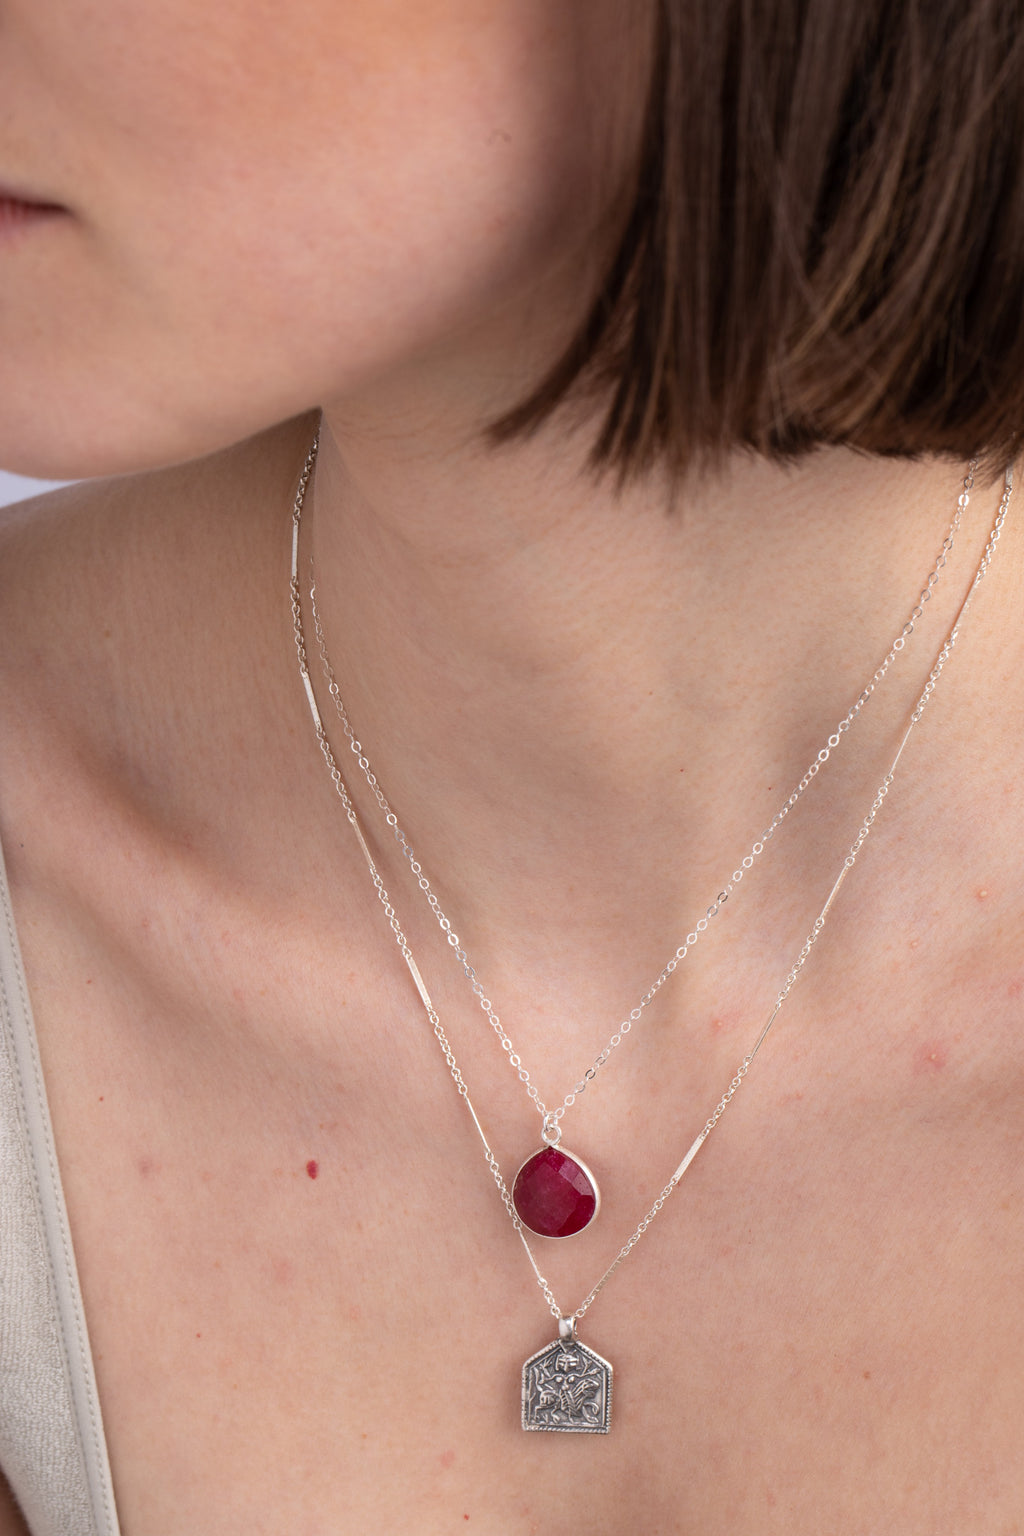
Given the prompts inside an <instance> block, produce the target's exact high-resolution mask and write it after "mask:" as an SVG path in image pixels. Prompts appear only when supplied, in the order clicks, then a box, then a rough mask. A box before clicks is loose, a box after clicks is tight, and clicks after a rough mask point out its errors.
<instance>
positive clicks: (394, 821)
mask: <svg viewBox="0 0 1024 1536" xmlns="http://www.w3.org/2000/svg"><path fill="white" fill-rule="evenodd" d="M317 446H318V439H317V440H316V441H314V443H313V447H312V448H311V450H310V453H311V460H310V461H309V462H308V473H307V476H306V478H307V481H308V478H309V474H310V473H312V469H313V466H314V464H315V462H316V453H317ZM976 469H977V461H976V460H972V461H971V463H970V464H969V465H968V467H967V473H966V474H965V476H964V480H963V487H962V489H961V492H960V495H959V497H958V499H957V504H956V510H955V512H954V514H953V521H952V522H951V523H950V526H949V531H948V532H947V534H946V536H945V538H944V539H943V541H942V545H941V548H940V549H939V553H938V555H937V557H936V559H935V563H934V565H933V567H932V569H931V571H930V572H929V574H928V577H927V580H926V581H925V584H924V586H923V587H922V589H921V592H920V594H919V596H918V599H917V602H916V603H915V605H914V607H913V609H912V611H911V613H910V616H909V618H908V619H907V621H906V623H905V624H904V625H903V628H902V629H901V630H900V632H899V634H898V635H897V636H896V638H895V640H894V641H893V643H892V645H891V646H890V647H889V649H888V651H887V652H886V655H885V657H884V659H883V660H882V661H881V662H880V663H879V665H878V666H877V667H876V668H875V670H874V672H873V673H872V675H871V677H870V679H869V680H868V682H867V683H866V684H865V686H864V688H863V689H862V690H861V692H860V694H859V695H858V696H857V698H856V700H855V701H854V703H853V705H852V707H851V708H850V709H849V711H848V712H847V714H846V715H845V716H844V717H843V719H842V720H840V721H839V724H838V725H837V726H836V728H835V730H834V731H833V732H832V734H831V735H830V736H829V737H828V740H827V741H826V743H825V745H824V746H823V747H822V748H821V750H820V751H819V752H818V753H816V755H815V757H814V758H813V760H812V761H811V763H810V765H809V767H808V768H807V771H806V772H805V773H804V775H803V777H802V778H801V779H800V782H799V783H798V784H797V786H796V788H795V789H794V790H793V792H792V793H791V794H790V796H789V797H788V799H787V800H786V801H784V803H783V804H782V805H781V806H780V807H779V809H778V811H776V813H775V815H774V816H773V817H772V819H771V821H770V822H769V824H768V826H767V827H765V829H764V831H763V832H762V833H761V835H760V837H758V838H756V839H755V840H754V842H753V843H752V844H751V846H750V849H749V851H748V852H747V853H746V855H745V856H744V857H743V859H742V860H741V861H740V862H739V864H737V866H736V868H735V869H734V870H733V872H732V874H731V876H730V877H729V879H728V880H726V881H725V883H724V884H723V885H722V887H721V889H720V890H719V892H718V895H717V896H716V897H715V899H714V901H713V902H711V904H710V905H709V906H708V907H707V908H705V911H704V914H703V916H702V917H700V918H699V919H698V920H697V921H696V922H695V923H694V925H693V927H692V929H691V930H690V932H689V933H688V934H687V935H686V938H685V939H684V940H683V942H682V943H681V944H680V945H679V946H678V948H677V949H676V950H675V951H674V953H673V954H672V955H671V957H670V958H669V960H668V961H667V962H666V964H665V966H664V967H663V969H662V970H661V972H660V973H659V975H658V977H657V978H656V980H655V981H654V982H652V984H651V985H650V986H649V987H648V989H647V991H646V992H645V993H644V994H643V996H642V997H641V998H640V1000H639V1002H638V1003H637V1004H636V1006H635V1007H634V1008H632V1009H631V1010H630V1012H629V1013H628V1015H627V1016H626V1017H625V1018H624V1019H623V1020H622V1021H621V1022H620V1023H619V1025H618V1026H617V1028H616V1029H615V1031H614V1033H613V1034H612V1036H611V1039H610V1040H609V1041H608V1043H607V1045H606V1046H605V1048H604V1050H603V1051H601V1052H600V1054H599V1055H598V1056H596V1057H595V1059H594V1061H593V1062H592V1063H591V1064H590V1066H589V1067H588V1068H587V1069H586V1071H585V1072H584V1073H583V1074H582V1076H581V1077H580V1078H579V1080H578V1082H577V1083H576V1084H575V1085H574V1087H573V1088H572V1089H570V1091H569V1092H568V1093H567V1094H566V1095H565V1097H564V1098H563V1100H562V1102H561V1104H560V1105H559V1106H558V1107H557V1108H556V1109H553V1110H549V1109H548V1107H547V1105H546V1104H545V1102H544V1100H543V1099H542V1098H541V1096H540V1092H539V1090H538V1088H537V1087H536V1085H535V1084H534V1083H533V1081H532V1080H531V1077H530V1073H529V1071H528V1069H527V1067H526V1066H525V1064H524V1063H523V1059H522V1057H521V1056H520V1055H519V1053H518V1051H517V1050H516V1049H515V1046H514V1045H513V1044H512V1041H511V1039H510V1038H509V1036H508V1033H507V1031H506V1030H505V1028H504V1026H503V1025H502V1022H501V1019H500V1018H499V1016H498V1013H497V1010H496V1009H495V1007H494V1005H493V1003H492V1002H491V999H490V998H489V997H488V996H487V994H486V992H485V991H484V987H483V985H482V983H481V982H480V980H479V977H478V975H477V972H476V968H475V967H474V966H473V965H472V964H471V963H470V960H469V956H468V955H467V953H466V950H465V947H464V946H463V944H462V943H461V942H460V940H459V936H458V934H457V933H456V932H455V931H454V930H453V928H452V925H451V922H450V921H449V919H448V918H447V917H446V915H445V913H444V911H443V909H442V907H441V903H440V901H439V900H438V898H437V895H436V893H435V891H434V890H433V888H432V886H431V883H430V880H429V879H428V878H427V875H426V873H425V872H424V869H423V866H422V864H421V863H420V861H419V860H418V859H417V857H416V854H415V852H414V850H413V848H412V845H411V844H410V842H409V839H408V838H407V836H406V834H405V833H404V832H403V830H402V828H401V826H400V825H399V823H398V817H397V816H396V815H395V812H394V811H393V810H392V808H391V805H390V803H389V801H388V798H387V796H386V795H385V793H384V790H383V788H382V787H381V784H380V782H379V780H378V778H377V775H376V773H375V772H374V770H373V767H372V765H371V763H370V760H369V758H368V757H367V755H366V753H365V751H364V750H363V746H362V743H361V742H360V741H359V739H358V738H357V736H356V734H355V731H354V730H353V728H352V724H351V721H350V720H349V716H348V711H347V710H346V708H345V704H344V702H343V700H342V697H341V690H340V688H339V685H338V679H337V675H336V673H335V670H334V667H333V665H332V664H331V660H330V657H329V655H328V652H327V642H326V639H325V636H324V629H323V623H322V621H321V618H320V611H319V608H318V605H317V601H316V582H315V580H313V579H311V581H310V588H309V601H310V609H311V612H312V616H313V630H314V634H315V637H316V642H317V648H318V650H319V653H320V663H321V666H322V668H323V672H324V677H325V678H326V680H327V687H328V691H329V693H330V696H331V699H332V700H333V703H334V708H335V711H336V713H337V716H338V720H339V722H340V724H341V728H342V730H343V731H344V733H345V735H346V737H347V738H348V744H349V748H350V750H351V751H352V753H353V754H354V755H355V758H356V761H357V762H358V764H359V767H360V769H361V770H362V772H363V775H364V777H365V779H366V782H367V784H368V785H369V787H370V789H371V791H372V793H373V796H374V799H375V800H376V802H377V804H378V806H379V807H380V810H381V813H382V815H383V816H384V819H385V821H386V823H387V825H388V826H389V827H390V828H391V830H392V832H393V834H394V837H395V840H396V842H397V843H398V844H399V846H400V848H401V849H402V852H403V854H404V855H405V858H406V860H407V861H408V864H409V868H410V869H411V871H412V873H413V876H414V877H415V880H416V884H417V885H418V887H419V889H420V890H421V891H422V892H423V895H424V897H425V899H426V901H427V903H428V904H429V906H430V909H431V911H432V912H433V914H434V917H435V918H436V920H437V923H438V926H439V928H440V929H441V932H442V933H443V934H444V936H445V938H446V939H447V941H448V943H449V945H450V946H451V948H452V949H453V950H454V952H455V957H456V959H457V960H458V961H459V964H460V965H461V967H462V971H463V973H464V975H465V977H466V979H467V981H468V982H469V984H470V987H471V988H472V990H473V993H474V995H475V997H476V998H477V1001H478V1002H479V1004H480V1007H481V1008H482V1009H483V1011H484V1013H485V1014H486V1015H487V1018H488V1020H489V1022H490V1025H491V1028H492V1029H493V1030H494V1033H495V1034H496V1035H497V1037H498V1040H499V1041H500V1043H501V1048H502V1050H503V1051H504V1053H505V1055H506V1057H507V1058H508V1061H509V1063H510V1065H511V1066H512V1068H513V1069H514V1071H515V1073H516V1075H517V1077H518V1078H519V1081H520V1082H521V1083H522V1084H523V1086H524V1087H525V1089H526V1092H527V1094H528V1095H529V1097H530V1099H531V1100H532V1101H533V1104H534V1106H535V1107H536V1109H537V1111H538V1112H539V1114H540V1116H541V1120H542V1131H541V1138H542V1140H543V1141H544V1142H545V1143H547V1144H548V1145H550V1146H555V1145H557V1143H558V1142H559V1141H560V1140H561V1135H562V1130H561V1120H562V1118H563V1116H564V1115H565V1112H566V1110H568V1109H571V1108H572V1106H573V1105H574V1104H575V1102H576V1099H577V1098H578V1096H579V1095H580V1094H581V1093H583V1092H584V1090H585V1089H586V1087H587V1085H588V1084H589V1083H592V1082H593V1080H594V1078H595V1077H596V1076H597V1074H598V1072H599V1071H600V1070H601V1068H602V1067H603V1066H604V1064H605V1062H606V1061H607V1060H608V1058H609V1057H610V1056H611V1054H612V1052H613V1051H614V1050H615V1049H616V1048H617V1047H618V1046H619V1045H621V1044H622V1042H623V1040H624V1039H625V1038H626V1036H627V1035H628V1034H629V1033H630V1031H631V1030H632V1028H633V1025H634V1024H635V1023H637V1021H638V1020H639V1019H640V1017H641V1015H642V1014H643V1011H644V1009H645V1008H647V1007H648V1006H649V1004H650V1003H652V1002H653V1001H654V999H655V997H657V995H658V993H659V992H660V991H661V989H662V987H663V986H664V985H665V983H666V982H667V981H668V979H669V977H670V976H671V975H672V974H673V972H674V971H675V970H676V968H677V967H678V965H679V964H680V962H681V961H682V960H685V958H686V956H687V955H688V954H689V952H690V950H691V949H692V948H693V946H694V945H695V944H696V943H697V941H698V939H699V938H700V936H701V934H703V933H705V932H706V931H707V928H708V927H709V925H710V924H711V922H712V921H713V919H714V918H715V917H717V916H718V913H719V912H720V911H721V910H722V908H723V906H724V905H725V903H726V902H727V901H728V900H729V897H730V896H731V895H732V893H733V891H734V890H735V889H736V887H737V886H738V885H739V883H740V881H741V880H742V879H743V877H744V875H745V874H746V873H747V871H748V870H749V869H751V868H752V867H753V865H754V863H755V862H756V860H757V859H758V858H759V857H760V855H761V854H762V853H763V852H764V850H765V848H766V847H767V846H768V844H769V843H770V842H771V840H772V838H773V837H774V836H775V833H776V832H777V831H778V829H779V827H780V826H781V825H782V823H783V821H785V819H786V817H787V816H788V815H789V813H790V811H791V810H792V809H793V807H794V806H795V805H796V803H797V801H798V800H799V799H800V798H801V796H802V795H803V793H804V790H805V789H807V788H808V786H809V785H810V784H811V783H812V782H813V780H814V779H815V778H816V777H817V776H818V774H819V773H820V772H821V770H822V768H823V767H824V766H825V764H826V763H827V762H828V761H829V759H830V757H831V756H832V753H833V752H834V751H835V749H836V747H838V746H839V744H840V742H841V741H842V739H843V737H844V735H846V733H847V732H848V731H849V729H850V727H851V726H852V725H853V722H854V721H855V720H856V719H857V717H858V715H859V714H860V712H861V710H862V709H863V708H864V706H865V704H866V703H867V702H868V700H869V699H870V697H871V695H872V694H873V693H874V691H875V689H876V688H877V686H878V684H879V683H880V682H881V681H882V679H883V678H884V677H885V675H886V673H887V672H888V670H889V668H890V666H891V665H892V663H893V661H895V659H896V657H897V656H898V655H899V653H900V652H901V651H902V650H903V648H904V647H905V645H906V643H907V640H908V639H909V638H910V636H911V635H912V634H913V633H914V628H915V625H916V624H917V621H918V620H919V619H920V618H921V616H922V614H923V613H924V607H925V604H926V603H927V602H928V601H929V600H930V598H931V595H932V592H933V591H934V589H935V586H936V583H937V582H938V580H939V575H940V573H941V571H942V570H943V568H944V566H945V564H946V561H947V560H948V558H949V555H950V553H951V551H952V549H953V542H954V540H955V538H956V535H957V533H958V532H959V531H960V524H961V522H962V520H963V515H964V512H965V511H966V510H967V506H968V504H969V502H970V498H971V491H972V490H973V488H974V476H975V471H976ZM304 495H305V493H304V492H303V497H304ZM298 511H299V518H300V520H301V515H302V503H301V502H300V503H299V509H298ZM312 569H313V562H312V557H311V558H310V571H311V573H312Z"/></svg>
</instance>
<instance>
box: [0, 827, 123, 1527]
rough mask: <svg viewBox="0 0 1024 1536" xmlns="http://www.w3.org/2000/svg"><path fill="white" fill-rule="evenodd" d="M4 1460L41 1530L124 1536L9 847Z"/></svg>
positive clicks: (2, 1019)
mask: <svg viewBox="0 0 1024 1536" xmlns="http://www.w3.org/2000/svg"><path fill="white" fill-rule="evenodd" d="M0 1466H2V1467H3V1470H4V1473H5V1474H6V1476H7V1480H8V1482H9V1483H10V1484H11V1487H12V1488H13V1489H14V1492H15V1495H16V1497H17V1499H18V1502H19V1504H20V1505H21V1508H22V1511H23V1513H24V1515H25V1518H26V1520H27V1521H28V1525H29V1529H30V1530H31V1531H32V1533H33V1536H118V1531H119V1527H118V1522H117V1514H116V1511H115V1508H114V1493H113V1486H112V1483H111V1478H110V1465H109V1460H108V1457H107V1447H106V1441H105V1439H104V1435H103V1424H102V1420H101V1417H100V1407H99V1398H98V1395H97V1391H96V1377H95V1372H94V1370H93V1362H92V1354H91V1351H90V1348H89V1338H88V1334H87V1332H86V1326H85V1315H84V1312H83V1308H82V1296H81V1291H80V1289H79V1284H78V1273H77V1270H76V1268H75V1258H74V1253H73V1251H72V1247H71V1233H70V1230H69V1227H68V1218H67V1211H66V1209H65V1205H64V1193H63V1190H62V1188H61V1182H60V1172H59V1169H58V1167H57V1155H56V1150H55V1148H54V1142H53V1130H52V1127H51V1124H50V1112H49V1108H48V1105H47V1102H46V1089H45V1086H44V1083H43V1074H42V1068H41V1066H40V1061H39V1050H38V1046H37V1043H36V1035H35V1028H34V1025H33V1023H32V1012H31V1008H30V1006H29V1000H28V992H27V989H26V986H25V973H24V968H23V966H22V963H21V955H20V952H19V948H18V939H17V934H16V933H15V928H14V917H13V914H12V911H11V900H10V893H9V890H8V885H7V875H6V871H5V869H4V863H3V856H2V851H0Z"/></svg>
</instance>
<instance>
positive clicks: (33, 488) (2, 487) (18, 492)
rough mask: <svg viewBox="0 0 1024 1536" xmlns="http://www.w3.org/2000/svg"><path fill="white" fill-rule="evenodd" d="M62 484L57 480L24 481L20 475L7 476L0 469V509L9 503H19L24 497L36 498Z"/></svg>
mask: <svg viewBox="0 0 1024 1536" xmlns="http://www.w3.org/2000/svg"><path fill="white" fill-rule="evenodd" d="M62 483H63V482H62V481H59V480H26V479H24V477H23V476H22V475H9V474H7V473H6V471H5V470H2V469H0V507H5V506H7V504H8V502H11V501H21V500H23V498H24V497H26V496H38V495H39V494H40V493H41V492H42V491H48V490H49V489H50V487H51V486H53V485H60V484H62Z"/></svg>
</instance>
